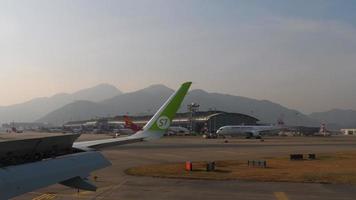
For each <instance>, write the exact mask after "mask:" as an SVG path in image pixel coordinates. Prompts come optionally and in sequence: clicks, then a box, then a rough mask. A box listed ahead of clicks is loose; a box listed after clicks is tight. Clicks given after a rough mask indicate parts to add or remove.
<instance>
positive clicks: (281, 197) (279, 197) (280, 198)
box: [274, 192, 288, 200]
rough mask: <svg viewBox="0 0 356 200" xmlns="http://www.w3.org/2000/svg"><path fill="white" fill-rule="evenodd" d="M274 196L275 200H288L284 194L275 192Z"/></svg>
mask: <svg viewBox="0 0 356 200" xmlns="http://www.w3.org/2000/svg"><path fill="white" fill-rule="evenodd" d="M274 196H275V197H276V199H277V200H288V197H287V195H286V193H284V192H275V193H274Z"/></svg>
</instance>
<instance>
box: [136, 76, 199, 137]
mask: <svg viewBox="0 0 356 200" xmlns="http://www.w3.org/2000/svg"><path fill="white" fill-rule="evenodd" d="M191 84H192V82H186V83H183V84H182V85H181V87H180V88H179V89H178V90H177V91H176V92H175V93H174V94H172V96H171V97H169V99H168V100H167V101H166V102H165V103H164V104H163V106H162V107H161V108H160V109H159V110H158V111H157V113H156V114H155V115H154V116H153V117H152V118H151V120H150V121H149V122H148V123H147V124H146V125H145V126H144V127H143V130H142V131H139V132H137V133H135V134H134V135H132V136H131V137H132V138H143V139H144V140H152V139H158V138H160V137H162V136H163V134H164V133H165V132H166V131H167V129H168V128H169V127H170V125H171V123H172V120H173V118H174V116H175V115H176V113H177V111H178V109H179V107H180V105H181V104H182V102H183V100H184V97H185V96H186V94H187V93H188V90H189V88H190V86H191Z"/></svg>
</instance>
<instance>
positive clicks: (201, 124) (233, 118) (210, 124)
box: [64, 111, 259, 132]
mask: <svg viewBox="0 0 356 200" xmlns="http://www.w3.org/2000/svg"><path fill="white" fill-rule="evenodd" d="M129 117H130V118H131V119H132V121H133V122H134V123H135V124H137V125H139V126H144V125H145V124H146V123H147V122H148V120H149V119H151V117H152V115H145V116H129ZM258 121H259V120H258V119H256V118H254V117H252V116H249V115H245V114H241V113H228V112H223V111H205V112H195V113H191V112H187V113H177V115H176V117H175V118H174V120H173V123H172V126H180V127H184V128H187V129H189V130H193V131H194V132H203V131H207V132H216V130H217V129H219V128H220V127H222V126H227V125H256V124H257V122H258ZM124 124H125V121H124V116H116V117H113V118H102V119H98V120H88V121H80V122H68V123H66V124H64V128H67V129H69V128H72V129H74V128H82V129H84V130H86V131H92V130H97V129H100V130H101V131H110V130H114V129H120V128H122V127H123V126H124Z"/></svg>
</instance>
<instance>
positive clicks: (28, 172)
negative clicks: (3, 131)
mask: <svg viewBox="0 0 356 200" xmlns="http://www.w3.org/2000/svg"><path fill="white" fill-rule="evenodd" d="M190 85H191V82H187V83H184V84H183V85H182V86H181V87H180V88H179V90H177V91H176V92H175V93H174V94H173V95H172V96H171V97H170V98H169V99H168V100H167V101H166V102H165V103H164V105H163V106H162V107H161V108H160V109H159V110H158V111H157V113H156V114H155V115H154V116H153V117H152V119H151V120H150V121H149V122H148V123H147V124H146V126H145V127H144V128H143V130H142V131H139V132H137V133H135V134H134V135H131V136H128V137H122V138H113V139H103V140H94V141H85V142H76V143H73V146H72V147H73V148H72V149H70V148H69V153H65V154H64V155H63V154H61V155H58V156H57V157H47V158H45V159H42V160H36V161H29V162H26V163H18V164H16V163H11V164H9V165H3V163H0V164H1V165H2V166H1V168H0V200H6V199H9V198H12V197H15V196H18V195H21V194H24V193H27V192H31V191H33V190H36V189H40V188H42V187H46V186H49V185H52V184H56V183H60V184H62V185H66V186H68V187H72V188H78V189H83V190H90V191H95V190H96V186H95V185H93V184H92V183H90V181H89V180H88V179H87V177H88V176H89V174H90V172H92V171H94V170H98V169H101V168H104V167H107V166H109V165H110V164H111V163H110V162H109V161H108V160H107V159H106V158H105V157H104V156H103V155H102V154H101V153H100V152H99V151H92V150H97V149H101V148H104V147H109V146H114V145H121V144H127V143H134V142H141V141H146V140H152V139H158V138H160V137H162V136H163V134H164V133H165V132H166V131H167V129H168V128H169V126H170V125H171V122H172V119H173V118H174V116H175V114H176V112H177V110H178V109H179V107H180V105H181V103H182V101H183V99H184V97H185V96H186V94H187V92H188V90H189V88H190ZM74 136H77V135H74ZM68 137H69V136H68ZM64 138H66V137H64ZM43 141H44V140H38V142H35V145H36V147H41V146H40V145H41V144H42V143H43ZM28 143H29V144H33V143H34V142H33V141H29V142H27V143H26V144H28ZM45 143H46V142H45ZM17 146H18V148H23V145H17ZM45 146H48V143H47V145H45ZM50 146H51V147H53V148H54V150H57V149H56V148H57V146H56V145H52V144H51V145H50ZM20 150H21V149H17V151H18V152H21V151H20ZM64 150H68V149H67V148H64ZM0 160H1V159H0Z"/></svg>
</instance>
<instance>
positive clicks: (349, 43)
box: [0, 0, 356, 113]
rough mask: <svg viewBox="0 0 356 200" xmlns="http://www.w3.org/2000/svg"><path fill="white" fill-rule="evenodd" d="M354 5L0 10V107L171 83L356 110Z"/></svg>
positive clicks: (132, 4)
mask: <svg viewBox="0 0 356 200" xmlns="http://www.w3.org/2000/svg"><path fill="white" fill-rule="evenodd" d="M355 10H356V1H352V0H350V1H347V0H337V1H336V0H333V1H328V0H320V1H318V0H313V1H310V0H306V1H303V0H293V1H286V0H275V1H270V0H259V1H254V0H244V1H238V0H231V1H223V0H210V1H209V0H201V1H200V0H176V1H173V0H169V1H167V0H147V1H146V0H137V1H135V0H127V1H119V0H115V1H104V0H97V1H91V0H83V1H79V0H76V1H73V0H58V1H55V0H51V1H48V0H43V1H16V0H9V1H6V0H5V1H4V0H0V70H1V71H0V80H1V84H0V91H1V93H0V105H9V104H13V103H19V102H22V101H25V100H28V99H31V98H33V97H39V96H50V95H53V94H55V93H58V92H73V91H75V90H78V89H81V88H84V87H90V86H94V85H96V84H99V83H110V84H113V85H115V86H117V87H118V88H120V89H121V90H123V91H125V92H127V91H133V90H136V89H140V88H143V87H146V86H148V85H151V84H156V83H163V84H165V85H167V86H169V87H172V88H176V87H177V86H178V85H179V83H181V82H183V81H186V80H191V81H193V82H194V83H195V84H194V87H195V88H201V89H205V90H207V91H214V92H221V93H230V94H234V95H240V96H246V97H251V98H257V99H268V100H271V101H274V102H277V103H280V104H282V105H284V106H287V107H290V108H294V109H298V110H300V111H302V112H306V113H309V112H313V111H323V110H328V109H332V108H349V109H356V12H355Z"/></svg>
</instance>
